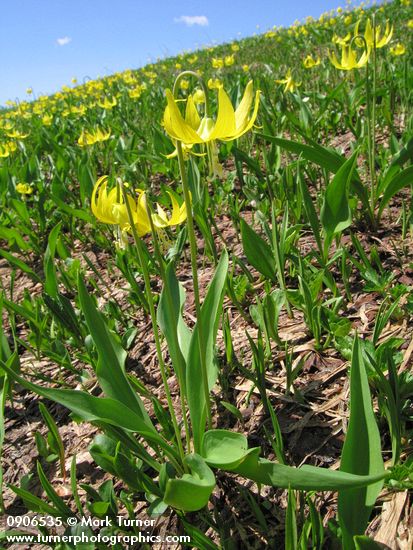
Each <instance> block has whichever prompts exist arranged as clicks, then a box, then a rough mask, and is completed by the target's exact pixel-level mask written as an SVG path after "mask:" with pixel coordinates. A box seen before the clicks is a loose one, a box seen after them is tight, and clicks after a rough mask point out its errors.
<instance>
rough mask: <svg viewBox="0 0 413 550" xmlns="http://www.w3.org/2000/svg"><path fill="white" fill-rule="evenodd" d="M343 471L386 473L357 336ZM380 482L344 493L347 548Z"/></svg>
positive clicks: (362, 525) (364, 519)
mask: <svg viewBox="0 0 413 550" xmlns="http://www.w3.org/2000/svg"><path fill="white" fill-rule="evenodd" d="M340 471H341V472H348V473H349V474H353V475H360V476H380V475H383V473H384V464H383V458H382V456H381V445H380V433H379V430H378V427H377V423H376V419H375V417H374V412H373V407H372V403H371V395H370V388H369V383H368V378H367V373H366V369H365V365H364V360H363V354H362V350H361V345H360V342H359V339H358V337H356V338H355V340H354V346H353V354H352V360H351V371H350V419H349V424H348V430H347V434H346V439H345V442H344V446H343V451H342V455H341V467H340ZM382 486H383V481H382V480H380V479H378V480H377V482H376V483H372V484H370V485H369V486H367V487H360V488H351V489H350V488H349V489H346V490H342V491H341V492H340V493H339V496H338V513H339V521H340V526H341V530H342V533H343V544H344V549H345V550H347V549H353V548H354V542H353V537H354V536H355V535H362V534H363V533H364V531H365V529H366V527H367V524H368V520H369V517H370V513H371V511H372V509H373V506H374V503H375V502H376V499H377V497H378V495H379V493H380V491H381V488H382Z"/></svg>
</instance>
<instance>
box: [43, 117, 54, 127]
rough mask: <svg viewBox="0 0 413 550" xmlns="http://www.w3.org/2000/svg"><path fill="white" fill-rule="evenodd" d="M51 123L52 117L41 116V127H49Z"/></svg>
mask: <svg viewBox="0 0 413 550" xmlns="http://www.w3.org/2000/svg"><path fill="white" fill-rule="evenodd" d="M52 122H53V117H52V115H44V116H42V124H43V126H50V125H51V124H52Z"/></svg>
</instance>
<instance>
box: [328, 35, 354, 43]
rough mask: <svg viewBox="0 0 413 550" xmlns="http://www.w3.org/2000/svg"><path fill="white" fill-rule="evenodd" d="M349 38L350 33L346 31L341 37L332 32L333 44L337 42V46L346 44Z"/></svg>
mask: <svg viewBox="0 0 413 550" xmlns="http://www.w3.org/2000/svg"><path fill="white" fill-rule="evenodd" d="M350 40H351V33H347V34H346V36H344V37H343V38H341V37H340V36H337V35H336V34H334V35H333V38H332V39H331V41H332V42H333V44H338V45H339V46H347V44H348V43H349V42H350Z"/></svg>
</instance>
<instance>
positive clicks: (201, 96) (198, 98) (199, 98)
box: [192, 88, 205, 105]
mask: <svg viewBox="0 0 413 550" xmlns="http://www.w3.org/2000/svg"><path fill="white" fill-rule="evenodd" d="M192 98H193V100H194V103H195V105H201V104H202V103H205V92H204V90H201V89H200V88H198V89H197V90H195V92H194V93H193V94H192Z"/></svg>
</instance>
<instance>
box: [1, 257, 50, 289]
mask: <svg viewBox="0 0 413 550" xmlns="http://www.w3.org/2000/svg"><path fill="white" fill-rule="evenodd" d="M0 256H3V258H4V259H5V260H7V261H8V262H9V264H11V265H12V266H13V267H17V268H18V269H20V271H23V273H27V275H28V276H29V277H30V278H31V279H32V280H33V281H35V282H36V283H41V282H42V280H41V279H40V277H39V276H38V275H37V273H35V272H34V271H33V269H32V268H31V267H29V266H28V265H27V264H26V262H23V260H20V259H19V258H16V256H13V254H10V252H7V251H6V250H0Z"/></svg>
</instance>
